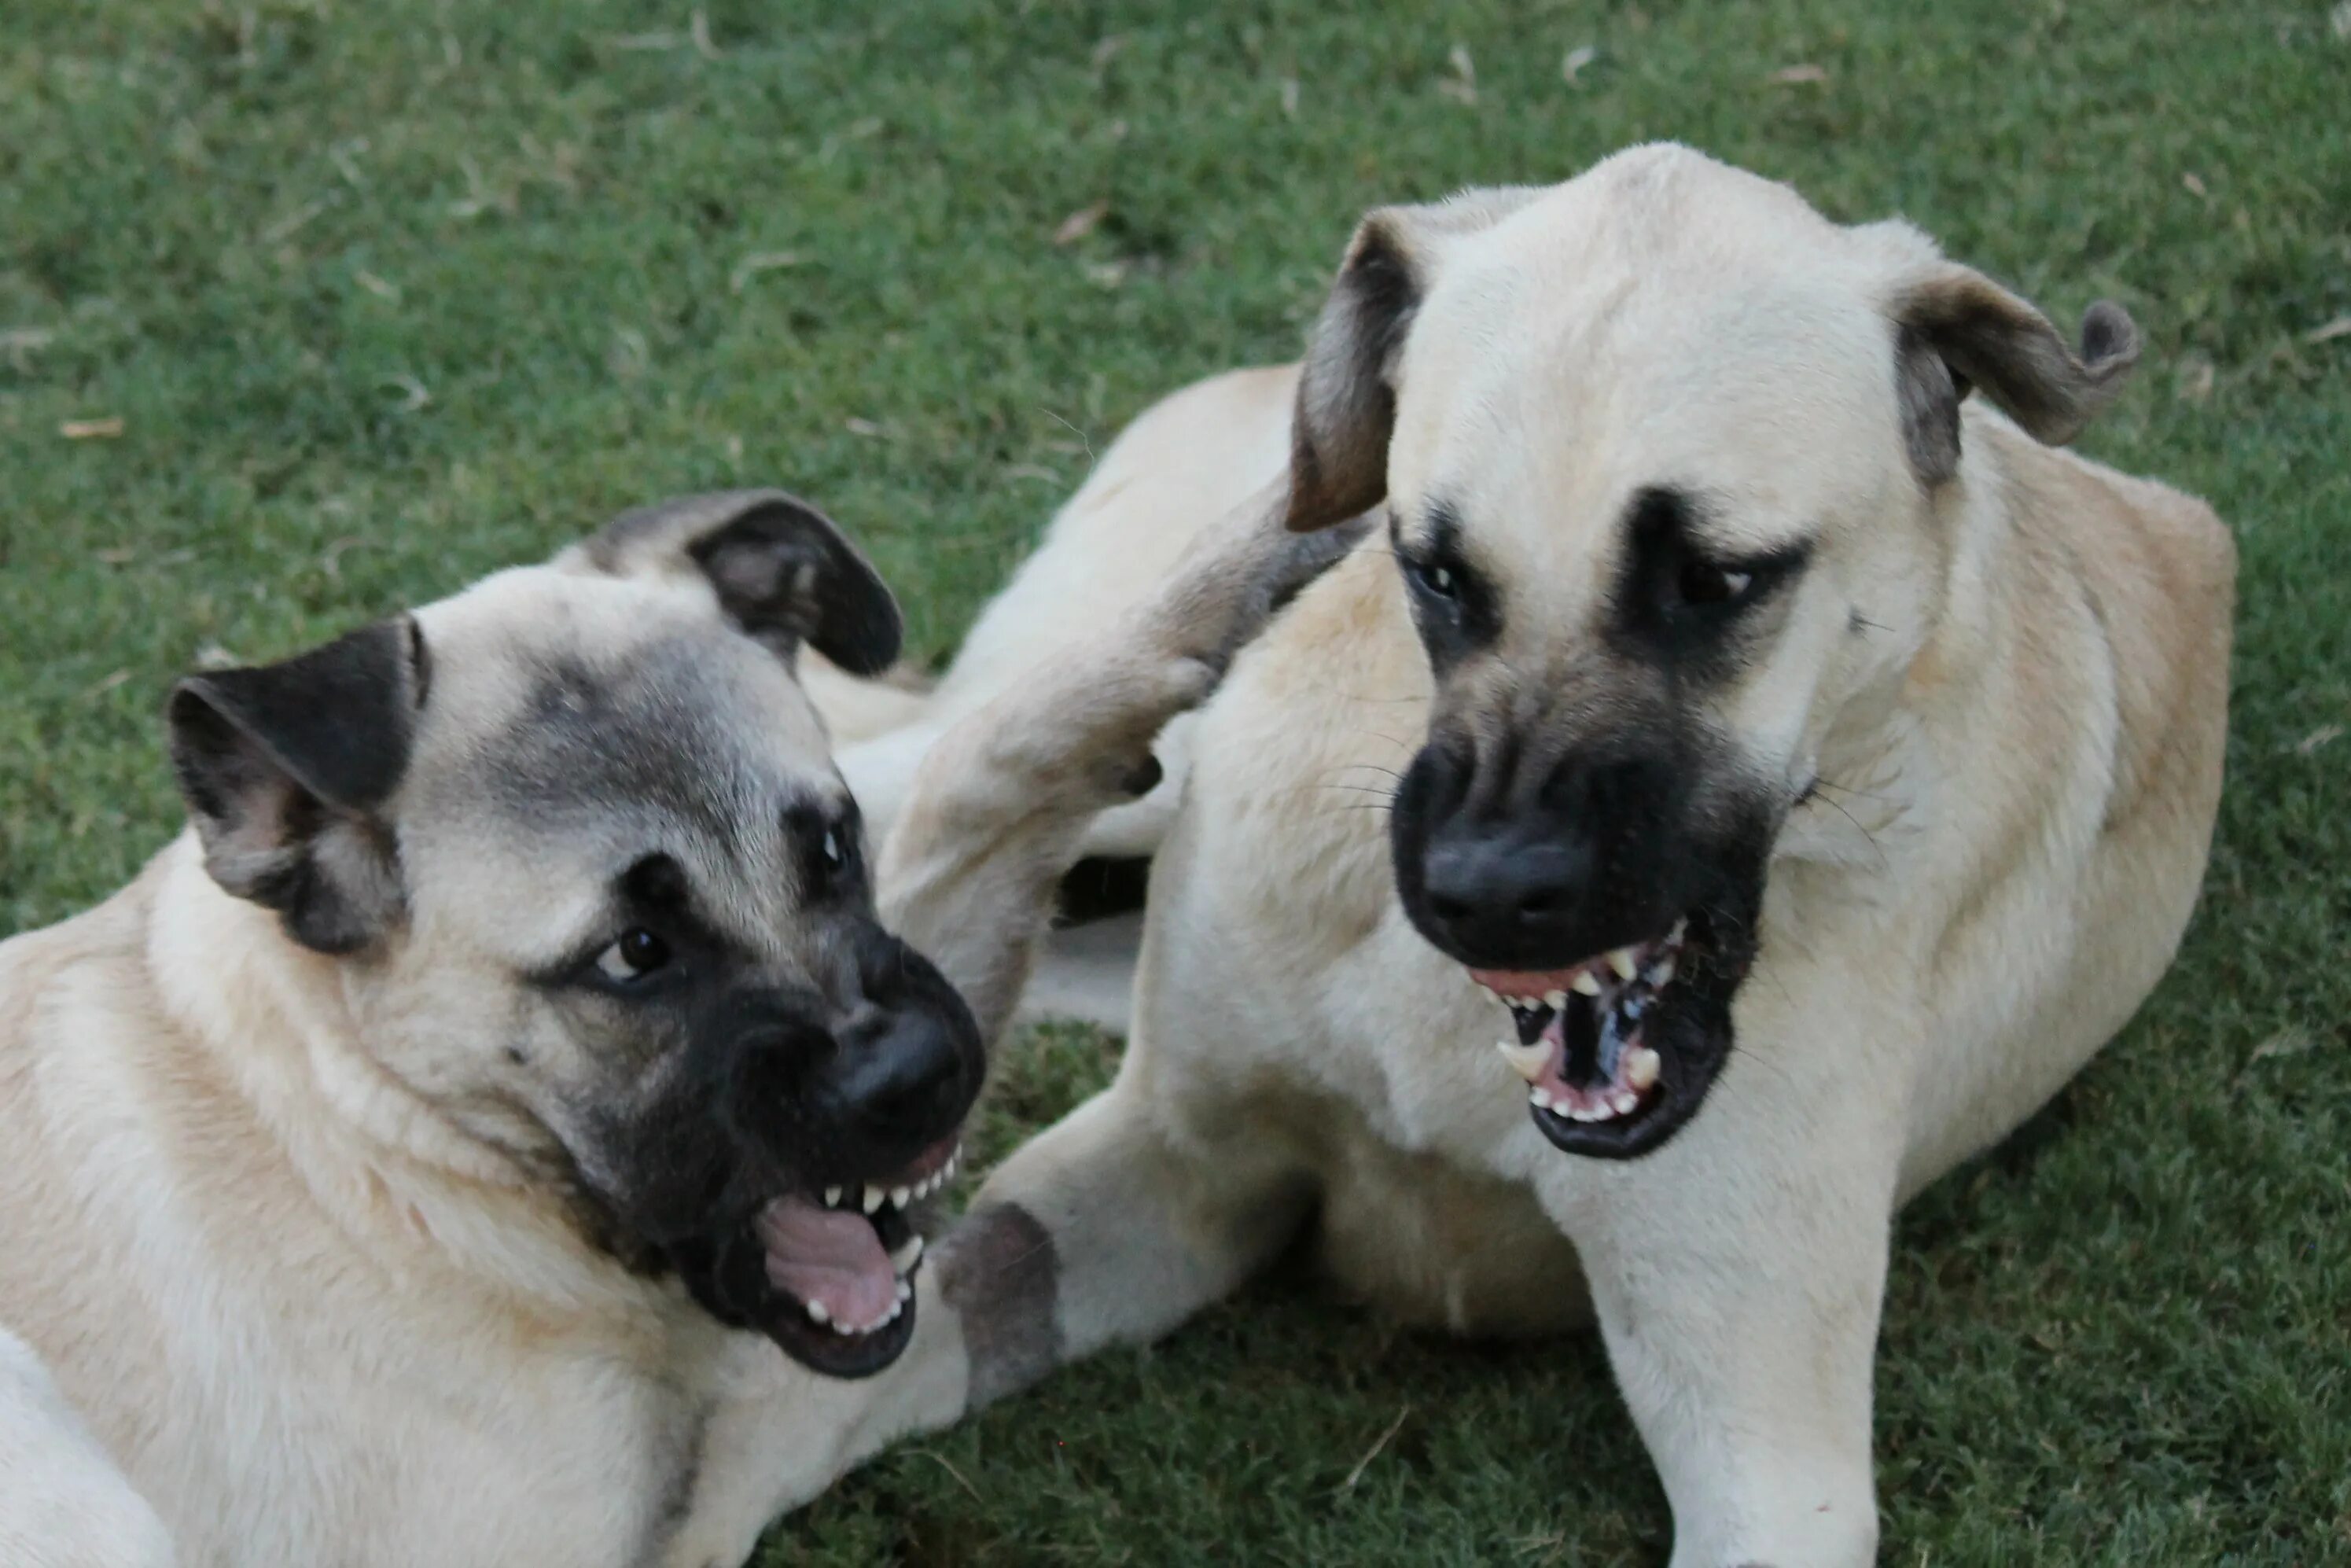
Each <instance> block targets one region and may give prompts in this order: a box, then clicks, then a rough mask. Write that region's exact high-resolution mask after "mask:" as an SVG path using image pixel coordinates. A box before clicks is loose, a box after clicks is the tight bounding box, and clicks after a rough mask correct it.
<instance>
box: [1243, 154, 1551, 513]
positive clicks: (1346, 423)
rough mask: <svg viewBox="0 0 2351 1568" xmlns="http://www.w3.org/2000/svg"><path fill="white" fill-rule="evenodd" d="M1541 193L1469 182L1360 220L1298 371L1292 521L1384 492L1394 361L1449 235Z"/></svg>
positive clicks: (1494, 219) (1488, 221) (1356, 506)
mask: <svg viewBox="0 0 2351 1568" xmlns="http://www.w3.org/2000/svg"><path fill="white" fill-rule="evenodd" d="M1541 193H1542V189H1541V187H1540V186H1533V185H1508V186H1497V187H1494V188H1492V189H1488V190H1477V191H1464V192H1462V193H1460V194H1459V195H1457V196H1453V197H1450V198H1448V199H1447V200H1445V201H1442V202H1434V203H1430V204H1426V205H1422V206H1412V207H1381V208H1378V209H1377V210H1375V211H1374V212H1373V213H1371V214H1369V215H1368V216H1366V217H1365V218H1364V221H1363V223H1362V224H1361V225H1359V226H1358V227H1357V228H1356V230H1355V237H1354V238H1353V240H1351V241H1349V242H1348V245H1347V256H1346V259H1345V260H1344V261H1343V262H1342V263H1340V266H1339V277H1338V280H1337V281H1336V282H1335V283H1333V284H1332V287H1331V298H1330V299H1329V300H1328V301H1327V302H1325V304H1324V305H1323V307H1322V316H1321V318H1320V319H1317V320H1316V322H1315V323H1314V330H1313V333H1312V335H1311V337H1310V338H1309V340H1308V342H1307V349H1306V362H1305V364H1304V366H1303V367H1301V371H1300V372H1299V379H1298V409H1297V413H1296V414H1295V416H1294V417H1293V419H1292V420H1291V423H1290V504H1289V511H1288V518H1287V520H1288V522H1289V525H1290V528H1292V529H1295V530H1297V531H1299V532H1301V533H1303V532H1306V531H1308V530H1311V529H1313V528H1328V527H1330V526H1331V525H1332V524H1333V523H1337V522H1343V521H1344V520H1345V519H1347V518H1349V517H1354V516H1356V515H1357V514H1358V513H1361V512H1363V511H1365V510H1367V509H1369V508H1370V507H1374V506H1376V505H1378V503H1379V501H1380V499H1381V497H1384V496H1385V495H1386V494H1387V491H1388V476H1387V469H1388V435H1389V434H1390V432H1391V431H1392V430H1393V429H1394V428H1395V398H1396V391H1397V387H1396V365H1397V361H1398V360H1399V359H1400V358H1401V357H1402V355H1403V351H1404V343H1405V336H1406V334H1407V333H1408V332H1409V331H1410V329H1411V327H1412V319H1413V315H1414V312H1416V310H1418V309H1419V308H1420V302H1421V300H1422V299H1423V298H1426V295H1427V292H1428V284H1429V279H1430V277H1432V275H1433V272H1434V269H1435V267H1436V266H1437V262H1438V260H1439V258H1440V256H1441V253H1442V251H1443V249H1444V247H1445V245H1446V243H1447V241H1449V240H1452V239H1456V238H1458V237H1459V236H1460V235H1467V234H1474V233H1476V232H1477V231H1479V230H1480V229H1487V228H1491V227H1492V226H1493V225H1496V224H1498V223H1499V222H1501V221H1502V219H1504V218H1506V217H1508V216H1510V214H1512V213H1514V212H1516V211H1518V210H1519V209H1520V207H1523V206H1525V205H1526V204H1528V203H1529V202H1531V201H1532V200H1534V199H1535V197H1537V196H1539V195H1541Z"/></svg>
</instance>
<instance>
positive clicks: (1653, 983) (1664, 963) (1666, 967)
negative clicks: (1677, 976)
mask: <svg viewBox="0 0 2351 1568" xmlns="http://www.w3.org/2000/svg"><path fill="white" fill-rule="evenodd" d="M1673 983H1674V960H1673V957H1672V956H1671V955H1667V956H1665V957H1663V958H1660V959H1658V960H1657V967H1656V968H1654V969H1652V970H1650V971H1649V988H1651V989H1652V990H1658V991H1662V990H1664V989H1665V988H1667V986H1670V985H1672V984H1673Z"/></svg>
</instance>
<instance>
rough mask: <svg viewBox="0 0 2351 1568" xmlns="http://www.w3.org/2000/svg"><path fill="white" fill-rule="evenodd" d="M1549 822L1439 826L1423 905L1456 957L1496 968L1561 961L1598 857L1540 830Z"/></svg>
mask: <svg viewBox="0 0 2351 1568" xmlns="http://www.w3.org/2000/svg"><path fill="white" fill-rule="evenodd" d="M1541 822H1542V820H1541V819H1540V818H1538V819H1536V820H1535V821H1533V822H1532V823H1530V822H1529V821H1525V820H1518V821H1500V822H1477V821H1463V820H1461V819H1459V818H1456V819H1455V820H1454V821H1450V822H1447V823H1446V824H1445V825H1444V826H1442V827H1440V828H1439V829H1438V830H1437V831H1436V832H1435V833H1434V834H1433V835H1431V837H1430V839H1429V841H1428V848H1427V850H1426V853H1425V855H1424V857H1423V860H1422V862H1421V889H1422V896H1423V906H1424V907H1425V908H1426V911H1427V914H1428V917H1429V919H1430V920H1431V921H1433V922H1434V923H1435V924H1436V925H1437V926H1438V927H1439V928H1440V933H1439V934H1441V936H1443V937H1444V938H1446V939H1447V942H1448V944H1449V946H1451V947H1452V948H1453V950H1454V951H1456V952H1458V953H1463V954H1475V955H1478V956H1479V957H1481V958H1483V959H1484V960H1485V961H1486V962H1488V963H1490V964H1492V965H1494V966H1495V967H1504V966H1509V965H1515V964H1532V965H1538V966H1539V965H1541V964H1542V963H1545V962H1550V963H1560V962H1564V961H1566V960H1565V959H1563V958H1562V957H1561V956H1560V954H1561V953H1562V943H1563V941H1564V940H1565V938H1566V936H1567V935H1568V931H1569V926H1570V923H1571V922H1572V921H1573V919H1574V917H1575V915H1576V914H1577V910H1576V904H1577V900H1578V896H1579V894H1580V891H1581V890H1582V889H1583V886H1584V885H1585V883H1587V882H1588V881H1589V879H1590V874H1591V867H1590V865H1589V863H1588V862H1589V861H1590V860H1591V852H1590V851H1589V849H1588V848H1587V847H1585V846H1584V845H1583V843H1581V842H1579V841H1576V840H1574V839H1571V838H1568V837H1565V836H1560V835H1547V834H1543V833H1541V832H1540V831H1537V830H1538V829H1539V828H1540V827H1541Z"/></svg>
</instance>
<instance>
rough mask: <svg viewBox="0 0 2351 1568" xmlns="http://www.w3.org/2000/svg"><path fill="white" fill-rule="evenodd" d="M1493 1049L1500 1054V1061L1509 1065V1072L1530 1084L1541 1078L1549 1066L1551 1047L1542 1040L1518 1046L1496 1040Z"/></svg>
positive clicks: (1517, 1044) (1516, 1043)
mask: <svg viewBox="0 0 2351 1568" xmlns="http://www.w3.org/2000/svg"><path fill="white" fill-rule="evenodd" d="M1494 1049H1495V1050H1496V1051H1500V1052H1501V1053H1502V1060H1503V1061H1507V1062H1509V1063H1510V1071H1513V1072H1515V1073H1517V1074H1518V1075H1519V1076H1520V1077H1521V1078H1523V1079H1525V1080H1526V1081H1527V1082H1530V1083H1532V1082H1535V1080H1537V1079H1539V1078H1541V1076H1542V1075H1543V1069H1544V1068H1546V1067H1549V1066H1550V1065H1551V1046H1550V1044H1549V1043H1548V1042H1547V1041H1544V1040H1537V1041H1535V1042H1534V1043H1533V1044H1532V1045H1520V1043H1519V1042H1518V1041H1517V1040H1496V1041H1495V1042H1494Z"/></svg>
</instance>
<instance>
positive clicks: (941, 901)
mask: <svg viewBox="0 0 2351 1568" xmlns="http://www.w3.org/2000/svg"><path fill="white" fill-rule="evenodd" d="M1279 492H1280V486H1279V485H1277V486H1274V489H1273V491H1272V492H1269V493H1268V494H1267V495H1265V496H1261V497H1255V498H1253V499H1252V500H1250V501H1249V502H1247V503H1245V504H1244V505H1243V506H1242V507H1239V508H1238V510H1236V511H1235V512H1234V513H1233V514H1232V515H1231V516H1230V517H1227V518H1225V519H1224V520H1222V521H1221V522H1219V523H1217V524H1216V525H1213V526H1212V527H1210V528H1207V530H1205V531H1204V532H1203V534H1202V536H1201V537H1200V538H1199V539H1198V540H1197V541H1196V542H1195V544H1194V546H1193V548H1192V549H1191V551H1190V552H1189V553H1188V554H1187V555H1186V557H1185V559H1184V560H1183V562H1182V564H1181V565H1180V566H1179V567H1178V568H1177V569H1176V570H1175V573H1174V574H1173V575H1172V576H1171V577H1170V578H1169V579H1168V580H1167V581H1166V582H1165V584H1164V585H1163V587H1162V588H1161V591H1159V593H1158V594H1157V595H1156V596H1155V597H1154V598H1152V599H1151V600H1149V601H1145V602H1144V603H1143V604H1141V605H1138V606H1137V607H1135V609H1134V610H1133V611H1132V612H1129V613H1127V614H1126V615H1124V616H1123V617H1121V618H1120V619H1119V620H1118V621H1117V622H1114V623H1113V625H1112V626H1111V627H1110V628H1109V629H1108V630H1107V631H1106V632H1102V633H1100V634H1098V635H1096V636H1095V637H1093V638H1092V639H1090V640H1089V641H1088V642H1086V643H1084V644H1083V645H1081V646H1080V647H1077V648H1074V649H1071V650H1067V651H1065V652H1064V653H1061V654H1060V655H1057V656H1056V657H1055V658H1053V659H1052V660H1051V661H1050V662H1049V663H1048V664H1046V665H1045V666H1043V667H1041V668H1040V669H1038V670H1036V671H1034V672H1032V673H1031V674H1030V675H1029V676H1028V677H1027V678H1025V679H1024V680H1022V681H1020V682H1019V683H1018V684H1017V685H1014V686H1013V687H1012V688H1011V689H1009V690H1008V691H1006V692H1004V693H1003V694H1002V695H999V696H998V697H997V698H996V699H995V700H994V701H992V702H990V703H988V704H987V706H984V707H982V708H980V709H979V710H978V711H977V712H976V713H974V714H973V715H971V716H969V717H967V718H966V719H963V720H962V721H960V722H959V723H957V724H956V726H955V727H954V728H952V729H951V730H949V731H948V732H947V734H946V736H944V737H941V739H940V740H939V741H938V743H937V744H936V745H935V746H933V747H931V748H930V750H929V752H928V754H927V755H926V756H925V757H924V758H923V760H922V762H921V764H920V766H919V768H918V769H917V771H916V773H915V776H914V782H913V785H912V786H911V788H910V789H909V790H908V793H907V798H906V800H905V803H904V807H903V809H902V810H901V811H900V813H899V816H898V820H897V821H896V822H895V823H894V824H893V827H892V829H891V831H890V836H889V838H888V839H887V841H885V842H884V844H883V852H882V858H881V875H880V885H881V890H882V900H881V903H882V915H883V921H884V922H885V923H886V924H887V925H890V926H891V928H892V929H893V930H894V931H896V932H897V933H898V934H899V936H903V937H904V938H905V940H907V941H908V942H910V943H911V944H913V945H914V946H915V947H916V948H917V949H919V950H920V951H921V952H923V953H924V954H925V955H926V956H928V957H929V958H930V959H931V961H932V962H933V963H935V964H936V965H937V966H938V967H939V968H940V969H941V970H942V971H943V972H944V973H945V974H946V977H947V978H948V979H949V980H950V981H952V982H953V983H954V984H955V986H956V989H957V990H959V991H961V992H962V993H963V996H964V999H965V1000H966V1001H967V1002H968V1003H969V1004H970V1006H971V1009H972V1012H973V1013H974V1015H975V1016H976V1017H977V1019H978V1020H979V1025H980V1030H981V1032H982V1035H983V1037H984V1038H986V1039H987V1040H990V1041H991V1042H992V1041H993V1040H995V1039H996V1037H997V1036H998V1033H999V1032H1000V1031H1001V1030H1003V1028H1004V1026H1005V1024H1006V1023H1007V1021H1008V1019H1010V1017H1011V1014H1012V1009H1013V1007H1014V1005H1015V1004H1016V1003H1017V1002H1018V1001H1019V997H1020V989H1021V987H1022V986H1023V984H1025V983H1026V981H1027V978H1028V975H1029V966H1030V965H1031V964H1032V963H1033V962H1034V960H1035V957H1036V950H1037V945H1038V943H1039V941H1040V939H1041V938H1042V936H1043V935H1044V932H1045V929H1046V925H1047V923H1048V922H1049V920H1050V917H1051V915H1052V908H1053V895H1054V891H1055V889H1056V887H1057V886H1058V885H1059V883H1060V882H1061V878H1062V876H1063V875H1064V874H1066V873H1068V871H1069V870H1070V868H1071V866H1072V865H1073V864H1075V863H1076V862H1077V859H1078V855H1079V853H1080V852H1081V846H1082V844H1083V842H1084V839H1085V835H1086V831H1087V830H1088V828H1089V827H1091V826H1092V823H1093V821H1094V820H1095V819H1096V818H1097V817H1098V816H1100V815H1101V813H1102V811H1104V810H1107V809H1109V808H1111V807H1113V806H1117V805H1120V804H1123V803H1124V802H1126V801H1129V800H1134V799H1135V798H1137V797H1138V796H1141V795H1144V794H1146V793H1148V792H1149V791H1150V789H1152V787H1153V786H1154V785H1155V783H1156V782H1157V781H1158V778H1159V766H1158V764H1157V762H1156V761H1155V758H1153V756H1152V752H1151V747H1152V742H1153V739H1154V738H1155V737H1156V736H1157V735H1158V734H1159V732H1160V730H1161V729H1162V728H1163V727H1165V725H1166V724H1167V722H1168V721H1169V720H1170V719H1172V718H1174V717H1175V716H1177V715H1178V714H1181V713H1184V712H1186V710H1188V709H1190V708H1193V707H1196V706H1198V705H1199V704H1200V703H1201V702H1202V701H1204V700H1206V698H1207V695H1208V694H1209V693H1210V692H1212V691H1214V690H1215V689H1216V685H1217V682H1218V681H1219V680H1221V679H1222V678H1223V675H1224V672H1225V669H1226V667H1227V665H1228V664H1230V662H1231V660H1232V658H1233V655H1234V654H1235V653H1238V651H1239V649H1240V647H1241V646H1242V645H1243V644H1244V643H1247V642H1248V641H1249V639H1250V638H1252V637H1254V636H1255V635H1256V634H1257V633H1258V632H1259V630H1260V629H1262V628H1263V626H1264V624H1265V622H1266V621H1267V620H1268V619H1269V618H1270V616H1271V615H1272V614H1273V612H1275V611H1276V610H1278V609H1279V608H1280V606H1281V605H1282V604H1283V603H1285V602H1287V601H1288V599H1289V598H1290V595H1291V594H1293V593H1295V592H1296V591H1297V590H1298V589H1299V588H1300V587H1301V586H1302V585H1303V584H1304V583H1305V582H1306V581H1308V580H1311V578H1312V577H1314V576H1315V575H1316V574H1317V573H1319V572H1321V571H1322V570H1325V569H1326V568H1328V567H1329V566H1330V565H1331V564H1332V562H1333V561H1335V560H1336V559H1339V556H1340V555H1341V554H1343V549H1344V546H1345V545H1346V544H1347V543H1348V542H1349V541H1348V540H1346V539H1345V538H1342V539H1340V540H1338V541H1336V542H1334V541H1333V540H1331V539H1327V538H1321V537H1319V536H1314V535H1306V536H1300V535H1294V534H1290V533H1288V532H1286V531H1285V530H1284V529H1283V528H1282V526H1281V523H1280V519H1279V510H1280V508H1279V499H1280V497H1279ZM1335 531H1338V532H1341V533H1344V532H1345V530H1335ZM1355 531H1356V533H1357V534H1358V535H1360V531H1361V530H1360V526H1359V527H1358V528H1357V529H1356V530H1355Z"/></svg>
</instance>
